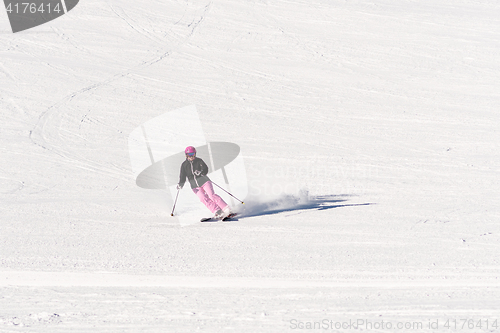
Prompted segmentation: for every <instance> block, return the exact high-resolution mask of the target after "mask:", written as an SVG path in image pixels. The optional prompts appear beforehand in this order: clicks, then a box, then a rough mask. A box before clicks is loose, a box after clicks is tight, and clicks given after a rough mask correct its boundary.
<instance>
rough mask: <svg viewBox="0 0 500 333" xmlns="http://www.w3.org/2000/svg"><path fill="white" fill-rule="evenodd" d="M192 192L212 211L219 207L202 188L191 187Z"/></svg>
mask: <svg viewBox="0 0 500 333" xmlns="http://www.w3.org/2000/svg"><path fill="white" fill-rule="evenodd" d="M193 192H194V194H196V196H197V197H198V198H199V199H200V201H201V202H202V203H203V204H204V205H205V206H206V207H207V208H208V209H209V210H210V211H211V212H212V213H215V212H217V211H218V210H219V209H220V207H219V206H218V205H217V204H216V203H215V202H213V201H212V200H211V199H210V198H209V197H208V195H207V194H206V193H205V191H204V189H203V188H201V187H197V188H193Z"/></svg>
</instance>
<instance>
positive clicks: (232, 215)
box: [222, 213, 238, 221]
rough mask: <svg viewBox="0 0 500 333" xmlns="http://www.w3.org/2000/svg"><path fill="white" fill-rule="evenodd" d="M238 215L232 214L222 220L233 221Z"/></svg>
mask: <svg viewBox="0 0 500 333" xmlns="http://www.w3.org/2000/svg"><path fill="white" fill-rule="evenodd" d="M236 215H238V214H237V213H231V214H229V215H228V216H226V217H224V218H223V219H222V221H229V220H231V219H233V218H234V217H235V216H236Z"/></svg>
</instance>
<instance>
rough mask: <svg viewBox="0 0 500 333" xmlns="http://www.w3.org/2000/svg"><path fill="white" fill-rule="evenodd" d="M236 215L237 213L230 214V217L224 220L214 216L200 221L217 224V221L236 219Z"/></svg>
mask: <svg viewBox="0 0 500 333" xmlns="http://www.w3.org/2000/svg"><path fill="white" fill-rule="evenodd" d="M236 215H238V214H237V213H231V214H229V215H228V216H226V217H224V218H222V219H218V218H216V217H214V216H212V217H204V218H202V219H200V222H216V221H229V220H231V219H232V218H234V217H235V216H236Z"/></svg>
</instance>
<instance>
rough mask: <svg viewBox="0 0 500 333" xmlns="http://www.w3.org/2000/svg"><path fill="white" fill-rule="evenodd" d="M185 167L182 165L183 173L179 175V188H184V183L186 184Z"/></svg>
mask: <svg viewBox="0 0 500 333" xmlns="http://www.w3.org/2000/svg"><path fill="white" fill-rule="evenodd" d="M183 165H184V164H183ZM183 165H181V172H180V175H179V184H178V185H177V187H178V188H182V187H183V186H184V183H185V182H186V172H185V171H184V168H183Z"/></svg>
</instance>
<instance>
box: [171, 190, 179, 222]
mask: <svg viewBox="0 0 500 333" xmlns="http://www.w3.org/2000/svg"><path fill="white" fill-rule="evenodd" d="M180 190H181V189H180V188H178V189H177V195H176V196H175V201H174V207H172V213H171V214H170V216H174V209H175V205H176V204H177V197H179V191H180Z"/></svg>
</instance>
